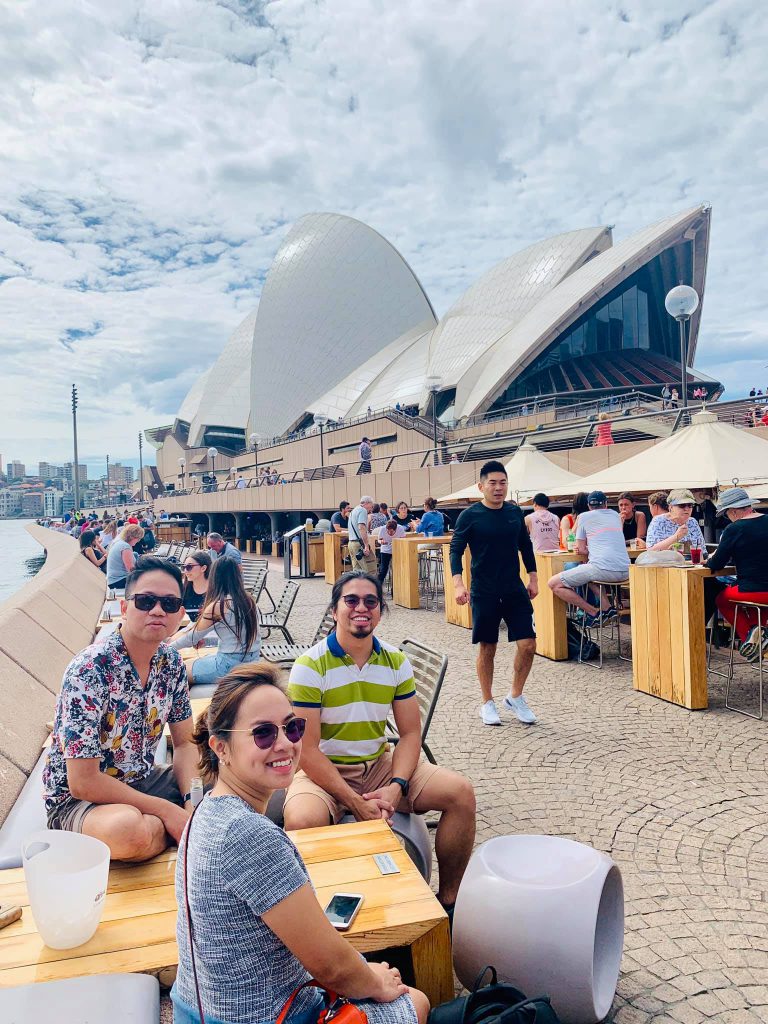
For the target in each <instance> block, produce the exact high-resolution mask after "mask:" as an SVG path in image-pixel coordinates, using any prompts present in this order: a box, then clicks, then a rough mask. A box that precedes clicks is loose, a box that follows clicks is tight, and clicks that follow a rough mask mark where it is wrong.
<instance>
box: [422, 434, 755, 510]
mask: <svg viewBox="0 0 768 1024" xmlns="http://www.w3.org/2000/svg"><path fill="white" fill-rule="evenodd" d="M767 447H768V446H767ZM504 468H505V469H506V471H507V476H508V478H509V490H508V491H507V499H508V500H511V501H518V502H519V501H520V500H522V499H524V498H530V497H533V495H534V494H538V493H539V491H542V492H543V493H544V494H547V495H549V496H550V497H552V496H554V495H562V494H566V495H571V494H574V493H575V492H576V491H577V490H578V488H577V486H576V485H577V484H578V482H579V478H578V477H577V476H576V474H575V473H569V472H568V470H567V469H562V468H561V467H560V466H557V465H555V463H554V462H551V461H550V460H549V459H548V458H547V457H546V455H543V454H542V453H541V452H540V451H539V450H538V448H534V446H533V445H532V444H529V443H528V442H527V441H526V442H525V443H524V444H521V445H520V447H519V448H518V449H517V451H516V452H515V454H514V455H513V456H512V458H511V459H510V460H509V462H508V463H507V464H506V466H505V467H504ZM479 469H480V467H479V466H478V472H479ZM481 498H482V494H481V493H480V491H479V490H478V489H477V484H476V483H474V484H471V485H470V486H469V487H465V488H464V489H463V490H461V491H454V492H453V494H447V495H446V496H445V497H444V498H440V501H444V502H445V501H480V499H481Z"/></svg>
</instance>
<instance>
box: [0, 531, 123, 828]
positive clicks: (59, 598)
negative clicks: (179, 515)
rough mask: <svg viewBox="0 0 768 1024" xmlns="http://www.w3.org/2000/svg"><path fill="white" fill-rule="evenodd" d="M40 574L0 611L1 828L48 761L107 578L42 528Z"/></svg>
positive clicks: (62, 537)
mask: <svg viewBox="0 0 768 1024" xmlns="http://www.w3.org/2000/svg"><path fill="white" fill-rule="evenodd" d="M27 530H28V531H29V533H30V534H31V535H32V536H33V537H34V538H35V540H37V541H38V542H39V543H40V545H41V546H42V547H43V548H45V550H46V552H47V558H46V560H45V565H44V566H43V567H42V569H41V570H40V572H39V573H38V574H37V575H36V576H35V577H34V578H33V579H32V580H30V581H29V583H27V584H26V585H25V586H24V587H22V588H21V590H19V591H17V593H16V594H14V595H13V597H11V598H10V599H9V600H8V601H5V602H4V603H3V604H2V605H0V823H2V822H3V821H4V820H5V817H6V815H7V814H8V811H9V810H10V808H11V807H12V806H13V803H14V801H15V799H16V797H17V796H18V794H19V792H20V790H21V788H22V786H23V785H24V782H25V781H26V778H27V776H28V775H29V773H30V772H31V771H32V769H33V768H34V766H35V763H36V762H37V760H38V758H39V757H40V750H41V748H42V745H43V743H44V742H45V739H46V735H47V730H46V722H50V721H51V719H52V718H53V712H54V708H55V705H56V695H57V694H58V692H59V687H60V686H61V677H62V675H63V673H64V669H65V668H66V667H67V665H68V664H69V662H70V661H71V659H72V657H73V655H75V654H77V653H78V651H81V650H82V649H83V648H84V647H87V645H88V644H89V643H90V642H91V640H92V639H93V635H94V632H95V629H96V624H97V622H98V620H99V612H100V611H101V608H102V606H103V604H104V595H105V592H106V584H105V577H104V574H103V573H102V572H100V571H99V570H98V569H97V568H96V567H95V566H93V565H91V563H90V562H88V561H86V559H85V558H83V557H82V555H81V554H80V547H79V544H78V543H77V541H76V540H74V539H73V538H72V537H69V536H67V535H66V534H62V533H56V532H55V531H54V530H48V529H45V528H44V527H42V526H34V525H33V526H28V527H27Z"/></svg>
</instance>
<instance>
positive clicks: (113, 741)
mask: <svg viewBox="0 0 768 1024" xmlns="http://www.w3.org/2000/svg"><path fill="white" fill-rule="evenodd" d="M181 589H182V581H181V572H180V571H179V569H178V567H177V566H175V565H172V564H171V563H169V562H166V561H163V560H162V559H160V558H153V557H151V556H148V555H146V556H144V557H143V558H140V559H139V561H138V563H137V566H136V568H135V569H134V571H133V572H132V573H131V574H130V576H129V577H128V580H127V584H126V588H125V599H124V600H123V601H122V612H123V617H124V621H123V624H122V628H121V629H118V630H116V631H115V632H114V633H113V634H112V635H111V636H110V637H109V638H108V639H107V640H106V641H103V642H101V643H95V644H92V645H91V646H90V647H86V649H85V650H84V651H82V653H80V654H78V655H77V657H75V658H74V659H73V660H72V661H71V662H70V664H69V666H68V667H67V670H66V672H65V673H64V680H63V682H62V686H61V692H60V694H59V698H58V702H57V704H56V717H55V719H54V724H53V735H52V737H51V747H50V750H49V751H48V759H47V762H46V765H45V769H44V771H43V788H44V792H45V809H46V812H47V815H48V828H54V829H66V830H68V831H71V832H82V833H83V834H84V835H89V836H94V837H95V838H96V839H101V840H102V841H103V842H105V843H106V844H107V846H109V848H110V851H111V854H112V857H113V858H114V859H116V860H130V861H142V860H148V859H149V858H150V857H154V856H156V855H157V854H158V853H161V852H162V851H163V850H164V849H165V847H166V846H167V845H168V844H169V841H174V842H178V841H179V838H180V836H181V833H182V831H183V829H184V826H185V824H186V822H187V819H188V817H189V811H190V810H191V805H189V803H188V799H189V789H190V781H191V779H192V777H193V776H194V775H197V768H196V765H197V751H196V747H195V745H194V743H193V742H192V731H193V728H192V709H191V707H190V703H189V689H188V686H187V674H186V670H185V669H184V663H183V662H182V660H181V655H179V654H178V652H177V651H175V650H173V648H171V647H169V646H168V645H167V644H165V643H164V642H163V641H164V640H165V639H166V638H167V637H168V636H170V635H171V634H172V633H174V632H175V631H176V629H177V628H178V626H179V623H180V621H181V619H182V616H183V614H184V609H183V607H182V604H181ZM166 722H167V723H168V724H169V726H170V730H171V739H172V740H173V767H172V768H171V767H170V766H167V767H159V766H157V765H155V763H154V758H155V751H156V749H157V745H158V743H159V741H160V737H161V736H162V734H163V730H164V728H165V725H166ZM182 794H184V796H182Z"/></svg>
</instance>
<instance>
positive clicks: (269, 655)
mask: <svg viewBox="0 0 768 1024" xmlns="http://www.w3.org/2000/svg"><path fill="white" fill-rule="evenodd" d="M335 625H336V621H335V619H334V617H333V611H332V609H330V608H329V609H328V610H327V611H326V613H325V614H324V615H323V617H322V619H321V620H320V625H319V626H318V627H317V629H316V630H315V635H314V637H313V638H312V643H311V644H264V645H263V646H262V648H261V656H262V658H264V660H265V661H273V662H277V663H281V662H291V663H292V662H294V661H296V659H297V658H300V657H301V656H302V654H306V653H307V651H308V650H309V649H310V647H314V646H315V644H319V643H320V641H321V640H324V639H325V637H327V636H328V634H329V633H331V632H333V629H334V627H335Z"/></svg>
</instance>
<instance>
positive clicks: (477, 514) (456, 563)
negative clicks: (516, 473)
mask: <svg viewBox="0 0 768 1024" xmlns="http://www.w3.org/2000/svg"><path fill="white" fill-rule="evenodd" d="M467 546H469V550H470V551H471V553H472V593H473V594H489V595H494V596H502V595H504V594H512V593H515V592H517V591H519V590H520V589H521V588H522V586H523V583H522V580H521V579H520V555H522V558H523V564H524V565H525V568H526V570H527V571H528V572H536V556H535V555H534V553H533V545H532V544H531V538H530V536H529V535H528V531H527V530H526V528H525V521H524V519H523V513H522V512H521V511H520V509H519V508H518V507H517V505H513V504H512V503H511V502H508V501H505V502H504V504H503V505H502V507H501V508H498V509H496V508H488V506H487V505H484V504H483V503H482V501H479V502H478V503H477V504H476V505H472V507H471V508H466V509H464V511H463V512H462V513H461V515H460V516H459V518H458V520H457V521H456V529H455V530H454V534H453V537H452V538H451V573H452V575H454V576H458V575H459V574H460V573H461V559H462V556H463V555H464V549H465V548H466V547H467Z"/></svg>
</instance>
